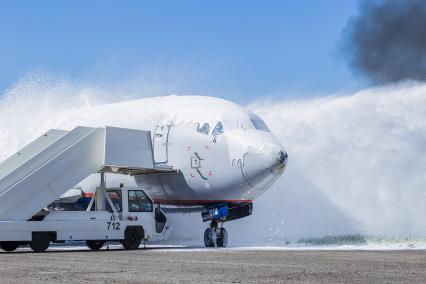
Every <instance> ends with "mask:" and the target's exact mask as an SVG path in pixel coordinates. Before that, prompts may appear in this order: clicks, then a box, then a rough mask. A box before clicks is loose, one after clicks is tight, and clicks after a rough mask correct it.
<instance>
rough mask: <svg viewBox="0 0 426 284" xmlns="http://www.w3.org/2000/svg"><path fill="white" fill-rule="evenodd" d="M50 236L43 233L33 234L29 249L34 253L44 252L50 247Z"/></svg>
mask: <svg viewBox="0 0 426 284" xmlns="http://www.w3.org/2000/svg"><path fill="white" fill-rule="evenodd" d="M50 240H51V238H50V235H49V233H44V232H34V233H33V239H32V240H31V242H30V247H31V249H32V250H33V251H35V252H44V251H45V250H47V248H48V247H49V245H50Z"/></svg>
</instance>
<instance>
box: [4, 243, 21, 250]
mask: <svg viewBox="0 0 426 284" xmlns="http://www.w3.org/2000/svg"><path fill="white" fill-rule="evenodd" d="M0 246H1V248H2V249H3V250H4V251H14V250H15V249H17V248H18V247H19V242H0Z"/></svg>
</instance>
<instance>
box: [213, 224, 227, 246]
mask: <svg viewBox="0 0 426 284" xmlns="http://www.w3.org/2000/svg"><path fill="white" fill-rule="evenodd" d="M227 244H228V232H227V231H226V229H225V228H221V229H220V233H219V236H217V239H216V245H217V246H218V247H222V248H223V247H226V245H227Z"/></svg>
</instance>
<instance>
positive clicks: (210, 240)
mask: <svg viewBox="0 0 426 284" xmlns="http://www.w3.org/2000/svg"><path fill="white" fill-rule="evenodd" d="M215 243H216V232H215V231H214V230H213V229H212V228H207V229H206V230H205V231H204V245H205V246H206V247H208V248H212V247H214V245H215Z"/></svg>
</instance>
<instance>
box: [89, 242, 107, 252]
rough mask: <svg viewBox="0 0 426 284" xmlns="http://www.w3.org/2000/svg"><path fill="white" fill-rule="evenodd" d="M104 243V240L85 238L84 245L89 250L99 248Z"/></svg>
mask: <svg viewBox="0 0 426 284" xmlns="http://www.w3.org/2000/svg"><path fill="white" fill-rule="evenodd" d="M104 244H105V241H104V240H86V245H87V247H88V248H89V249H91V250H100V249H101V248H102V247H103V246H104Z"/></svg>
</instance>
